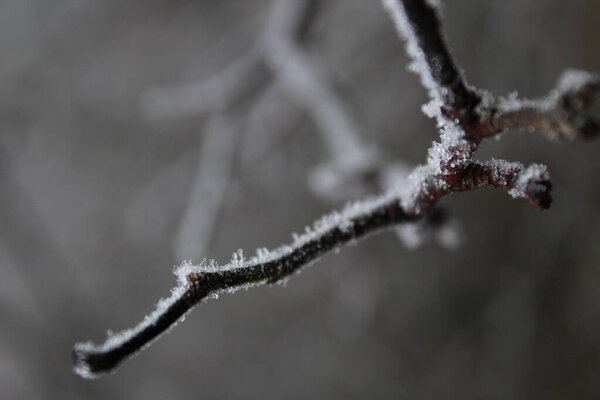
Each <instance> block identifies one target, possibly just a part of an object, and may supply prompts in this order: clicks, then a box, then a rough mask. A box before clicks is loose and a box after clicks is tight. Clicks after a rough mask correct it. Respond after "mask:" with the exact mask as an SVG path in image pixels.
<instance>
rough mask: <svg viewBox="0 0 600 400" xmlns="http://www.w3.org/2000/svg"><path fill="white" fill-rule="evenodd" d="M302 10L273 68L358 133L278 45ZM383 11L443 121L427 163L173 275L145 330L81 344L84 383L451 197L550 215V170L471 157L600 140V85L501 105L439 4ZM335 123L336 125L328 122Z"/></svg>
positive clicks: (567, 79) (411, 0) (573, 86)
mask: <svg viewBox="0 0 600 400" xmlns="http://www.w3.org/2000/svg"><path fill="white" fill-rule="evenodd" d="M301 4H304V5H307V4H313V3H310V2H293V1H292V0H285V1H282V2H275V8H274V11H273V12H274V15H275V16H277V17H272V20H271V22H272V23H273V26H272V29H273V30H274V31H270V32H275V33H272V34H271V36H270V37H269V36H268V33H267V36H268V37H267V39H266V40H267V42H268V43H269V47H270V50H268V51H270V53H268V59H269V62H270V63H271V65H273V66H275V67H274V69H275V70H276V71H277V72H278V73H281V75H282V79H283V80H284V81H285V82H286V84H288V85H290V86H293V88H294V93H296V94H298V96H299V98H300V99H301V100H302V102H304V103H306V104H307V107H308V106H310V105H311V104H312V103H315V104H316V105H315V106H314V108H310V107H309V109H311V110H312V111H313V112H314V113H315V114H316V115H321V114H320V113H323V115H321V117H319V118H323V121H322V124H323V128H325V129H335V130H337V129H340V130H341V131H344V130H346V131H347V130H348V129H352V125H351V124H348V123H347V121H344V119H343V118H342V117H343V116H344V115H345V114H344V113H343V112H342V113H341V114H340V113H339V112H337V113H336V112H333V113H332V112H331V110H329V111H327V110H328V107H329V108H331V107H332V104H333V105H335V104H337V103H336V99H335V98H334V99H331V97H330V96H329V95H328V92H327V91H325V89H323V86H324V84H323V83H322V82H320V81H319V80H318V77H317V76H316V75H315V74H314V72H311V71H312V69H311V67H310V65H307V63H306V62H305V61H304V60H303V58H302V55H301V54H299V53H298V52H297V51H296V50H295V49H294V47H293V46H292V45H290V43H289V42H286V40H287V39H281V37H280V33H281V32H283V33H284V35H285V36H284V37H288V38H289V37H290V35H293V34H294V32H297V30H296V29H292V28H291V27H290V26H288V24H292V25H294V22H292V20H295V21H305V18H304V17H302V18H298V17H297V16H298V15H305V14H304V13H303V12H302V10H303V8H302V7H301V6H300V5H301ZM384 4H385V5H386V7H387V9H388V10H389V11H390V14H391V16H392V18H393V20H394V22H395V24H396V27H397V28H398V30H399V31H400V33H401V34H402V35H403V36H404V37H405V38H406V40H407V50H408V53H409V55H410V56H411V57H412V58H413V60H414V64H413V69H414V70H415V71H416V72H418V73H419V74H420V76H421V80H422V82H423V85H424V86H425V88H426V89H427V90H428V91H429V94H430V97H431V100H432V101H431V102H430V103H429V105H427V106H426V107H425V111H426V112H427V113H428V114H429V115H430V116H432V117H436V119H437V122H438V125H439V127H440V140H439V141H438V142H435V143H433V144H432V146H431V148H430V149H429V153H428V157H427V162H426V163H425V164H424V165H421V166H419V167H417V168H415V169H414V170H413V171H412V172H411V173H410V174H409V175H408V177H407V178H406V179H405V180H403V182H402V184H401V185H399V186H398V187H396V188H395V189H393V190H391V191H389V192H387V193H386V194H384V195H382V196H379V197H376V198H374V199H371V200H367V201H362V202H357V203H354V204H351V205H349V206H348V207H346V208H345V209H344V210H342V211H341V212H334V213H332V214H330V215H327V216H325V217H323V218H322V219H320V220H319V221H317V222H316V223H315V224H314V225H313V227H312V228H311V229H308V230H307V232H306V233H304V234H302V235H299V236H296V237H295V238H294V241H293V242H292V243H291V244H290V245H286V246H282V247H280V248H278V249H275V250H273V251H268V250H266V249H261V250H258V251H257V255H256V256H254V257H252V258H250V259H248V260H246V259H245V258H244V257H243V254H242V253H241V251H238V252H237V253H234V256H233V259H232V260H231V262H230V263H228V264H226V265H223V266H219V265H218V264H217V263H216V262H214V261H209V262H203V263H202V264H201V265H199V266H194V265H191V264H187V263H184V264H183V265H181V266H180V267H178V268H177V269H176V271H175V273H176V275H177V278H178V285H177V286H176V287H175V288H174V289H173V290H172V293H171V296H170V297H169V298H166V299H163V300H161V301H160V302H159V303H158V305H157V307H156V309H155V310H154V311H153V312H152V313H151V314H150V315H149V316H148V317H146V318H145V319H144V320H143V321H142V322H141V323H140V324H139V325H137V326H136V327H134V328H132V329H129V330H126V331H123V332H121V333H117V334H115V335H112V336H110V337H109V338H108V339H107V340H106V341H105V342H104V343H103V344H101V345H94V344H92V343H89V342H88V343H79V344H77V345H75V348H74V358H75V371H76V372H77V373H78V374H80V375H81V376H84V377H87V378H93V377H97V376H100V375H102V374H103V373H106V372H109V371H111V370H113V369H114V368H115V367H116V366H117V365H118V364H119V363H120V362H122V361H123V360H125V359H126V358H128V357H130V356H131V355H133V354H135V353H136V352H138V351H139V350H141V349H143V348H145V347H147V346H148V345H149V344H150V343H151V342H152V341H153V340H155V339H156V338H157V337H158V336H159V335H161V334H162V333H164V332H166V331H167V330H168V329H169V328H171V327H172V326H174V324H175V323H176V322H177V321H179V320H180V318H181V317H183V316H184V315H185V314H186V313H187V312H188V311H189V310H191V309H192V308H193V307H194V306H195V305H196V304H198V303H199V302H200V301H202V300H203V299H206V298H207V297H210V296H211V295H216V294H218V293H220V292H232V291H235V290H237V289H238V288H240V287H248V286H250V285H257V284H263V283H275V282H278V281H280V280H282V279H285V278H286V277H288V276H289V275H290V274H292V273H294V272H297V271H299V270H300V269H301V268H303V267H305V266H307V265H309V264H310V263H312V262H314V261H315V260H316V259H318V258H319V257H320V256H322V255H324V254H326V253H328V252H330V251H331V250H332V249H335V248H338V247H340V246H342V245H344V244H347V243H349V242H354V241H356V240H358V239H361V238H364V237H366V236H368V235H370V234H372V233H376V232H380V231H382V230H385V229H386V228H390V227H393V226H396V225H397V224H400V223H405V222H414V221H417V220H419V219H421V218H424V217H425V216H427V215H429V213H430V212H431V210H432V209H433V207H434V206H435V205H436V204H437V203H439V202H440V201H441V200H442V199H443V198H444V197H445V196H447V195H448V194H450V193H453V192H462V191H467V190H474V189H478V188H484V187H497V188H502V189H504V190H507V191H508V193H509V194H510V195H511V196H512V197H515V198H523V199H527V200H528V201H529V203H531V204H532V205H533V206H535V207H537V208H540V209H547V208H548V207H549V206H550V203H551V201H552V199H551V197H550V190H551V187H552V185H551V183H550V180H549V175H548V172H547V170H546V168H545V167H544V166H542V165H538V164H534V165H531V166H529V167H524V166H523V165H522V164H521V163H512V162H507V161H502V160H491V161H487V162H476V161H474V160H473V155H474V153H475V152H476V151H477V149H478V147H479V145H480V144H481V142H482V140H484V139H485V138H488V137H491V136H494V135H497V134H499V133H502V132H504V131H506V130H508V129H530V130H531V129H534V130H540V131H542V132H544V134H546V136H548V137H550V138H556V139H566V140H574V139H579V138H589V137H592V136H595V135H596V134H597V133H598V129H599V119H598V98H599V97H600V93H599V79H598V77H597V76H595V75H591V74H588V73H583V72H576V73H575V72H568V73H567V74H566V75H563V77H562V78H561V80H560V82H559V85H558V86H557V88H556V89H555V90H554V91H552V92H551V94H550V95H549V96H548V97H546V98H545V99H542V100H518V99H516V98H514V97H513V98H508V99H496V98H494V97H493V96H492V95H491V94H489V93H487V92H485V91H483V90H480V89H475V88H471V87H469V86H467V84H466V83H465V81H464V79H463V77H462V75H461V74H460V72H459V69H458V68H457V67H456V65H455V64H454V62H453V60H452V58H451V57H450V54H449V52H448V50H447V48H446V45H445V43H444V39H443V36H442V34H441V27H440V22H439V15H438V10H437V9H436V8H435V7H434V6H432V2H431V1H427V0H384ZM313 5H314V4H313ZM278 7H280V8H278ZM284 7H291V8H289V9H285V8H284ZM290 10H292V11H293V12H290ZM288 12H290V13H289V14H288ZM279 13H281V14H279ZM294 15H296V17H294ZM309 15H310V13H309ZM278 24H280V25H278ZM267 32H269V30H267ZM290 32H292V33H290ZM323 99H328V100H327V101H324V100H323ZM338 111H339V110H338ZM335 115H337V118H338V120H331V121H328V120H327V119H328V118H332V116H335ZM340 116H342V117H340ZM340 118H341V119H340ZM341 135H343V134H341ZM340 137H342V136H340ZM344 145H348V144H347V143H345V144H344ZM355 146H359V144H352V145H351V146H350V147H349V149H350V150H352V148H353V147H355ZM359 147H360V146H359ZM350 150H349V151H350ZM357 151H358V150H357Z"/></svg>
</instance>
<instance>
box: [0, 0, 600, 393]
mask: <svg viewBox="0 0 600 400" xmlns="http://www.w3.org/2000/svg"><path fill="white" fill-rule="evenodd" d="M269 5H270V2H268V1H259V0H251V1H233V0H226V1H218V2H217V1H206V0H205V1H185V0H179V1H174V0H169V1H168V0H144V1H139V0H131V1H126V2H123V1H113V0H106V1H92V0H64V1H51V2H49V1H42V0H3V1H2V2H1V3H0V55H1V56H0V321H1V323H0V393H2V395H1V396H2V398H5V399H13V398H14V399H21V398H27V399H42V398H56V399H59V398H60V399H80V398H86V399H96V398H98V399H105V398H106V399H108V398H110V399H130V398H135V399H142V398H143V399H169V398H227V399H241V398H267V399H301V398H325V396H327V397H328V398H339V399H353V398H357V399H364V398H402V399H403V398H407V399H409V398H410V399H429V398H436V399H437V398H465V399H471V398H482V399H483V398H485V399H519V398H538V399H541V398H543V399H597V398H598V396H600V379H598V377H599V376H600V353H599V352H600V339H599V338H600V264H599V263H600V248H599V247H598V245H597V243H598V240H600V206H599V205H598V204H600V188H599V187H598V186H597V185H596V183H597V182H598V179H599V178H600V163H599V162H598V158H597V153H598V149H599V146H600V144H599V143H598V142H589V143H576V144H572V145H566V144H559V145H557V144H553V143H548V142H547V141H545V140H544V139H542V138H540V137H538V136H535V135H532V134H530V133H526V132H517V133H511V134H507V135H505V136H504V137H503V138H502V140H501V141H490V142H489V143H486V144H485V145H484V146H483V147H482V149H481V151H480V152H479V153H478V157H479V158H481V159H484V158H488V157H491V156H495V157H501V158H506V159H509V160H518V161H522V162H526V163H530V162H542V163H546V164H547V165H548V166H549V167H550V171H551V173H552V176H553V182H554V186H555V189H554V197H555V203H554V204H553V206H552V209H551V210H550V211H547V212H539V211H536V210H534V209H533V208H531V207H530V206H528V205H527V204H526V202H524V201H518V200H512V199H510V198H509V197H508V196H507V195H506V193H503V192H502V191H494V190H481V191H477V192H472V193H464V194H459V195H455V196H452V197H451V198H448V199H447V200H446V201H445V202H444V204H445V206H446V207H447V208H448V209H449V210H451V212H452V214H453V215H454V216H456V218H457V219H458V220H459V221H460V222H461V223H462V225H463V231H464V234H465V243H464V245H463V247H461V248H459V249H457V250H447V249H444V248H441V247H440V246H439V245H437V244H435V243H428V244H425V245H424V246H422V247H420V248H419V249H417V250H407V249H406V248H404V247H403V246H402V244H401V243H400V242H399V241H398V239H397V238H396V236H395V235H394V234H391V233H385V234H381V235H378V236H375V237H372V238H370V239H368V240H366V241H364V242H361V243H360V244H358V245H357V246H351V247H349V248H346V249H344V250H343V251H341V252H340V253H339V254H337V255H333V256H328V257H326V258H324V259H322V260H321V261H319V262H318V263H317V264H316V265H315V266H313V267H311V268H310V269H308V270H306V271H304V273H302V274H300V275H298V276H294V277H293V279H291V280H290V281H289V283H288V284H287V286H286V287H283V286H274V287H270V288H269V287H261V288H255V289H252V290H249V291H247V292H245V291H242V292H240V293H237V294H235V295H232V296H228V295H227V296H222V297H221V298H219V300H217V301H210V302H208V303H206V304H204V305H202V306H201V307H199V308H198V309H196V310H195V311H194V312H193V313H192V314H191V315H190V316H189V317H188V318H187V320H186V321H185V323H183V324H181V325H180V326H178V327H177V328H176V329H174V330H173V331H172V332H171V333H170V334H169V335H167V336H165V337H164V338H162V339H161V340H160V341H159V342H157V343H156V344H154V345H153V346H152V347H151V348H150V349H149V350H148V351H145V352H144V353H143V354H141V355H139V356H138V357H136V358H135V359H133V360H130V361H129V362H127V363H126V364H124V365H123V366H122V368H121V369H120V370H119V371H118V373H117V374H115V375H111V376H107V377H104V378H103V379H101V380H97V381H85V380H82V379H80V378H79V377H77V376H75V375H74V374H72V372H71V357H70V351H71V346H72V344H73V343H74V342H76V341H80V340H86V339H92V340H95V341H98V340H101V339H103V338H104V332H105V331H106V330H107V329H108V328H112V329H115V330H118V329H122V328H126V327H129V326H130V325H131V324H132V323H134V322H136V321H138V320H139V319H140V318H141V317H142V316H143V315H144V314H145V313H147V312H148V311H150V310H151V308H152V305H153V304H154V303H155V302H156V301H157V299H158V298H160V297H164V296H166V295H168V292H169V288H170V287H171V286H172V285H173V284H174V277H173V276H172V273H171V267H172V266H173V265H175V264H178V263H179V261H180V260H179V259H178V257H177V256H176V254H175V253H174V251H173V248H174V247H173V240H174V239H173V238H174V237H175V235H176V233H177V231H178V229H179V226H180V223H181V218H182V215H183V212H184V209H185V207H186V203H187V201H188V198H189V195H190V187H191V185H192V182H193V180H194V175H195V173H196V165H197V158H198V154H199V151H200V149H201V147H202V140H203V135H204V132H203V130H204V128H205V127H206V121H207V117H206V115H201V114H199V115H189V116H185V117H181V118H172V119H152V118H145V117H144V116H143V115H142V113H141V111H140V102H141V99H142V98H143V96H144V93H145V92H146V91H147V90H149V89H151V88H153V87H164V86H170V85H180V84H185V83H186V82H197V81H201V80H203V79H205V78H207V77H210V76H212V75H213V74H214V73H216V72H218V71H219V70H221V69H222V68H223V67H224V66H226V65H228V64H229V63H230V62H232V61H233V60H235V59H237V58H238V57H239V55H240V54H242V53H244V52H245V51H246V50H247V49H248V48H250V47H251V46H252V44H253V43H254V42H255V40H256V37H257V35H258V34H259V33H260V30H261V28H262V26H263V25H264V20H265V18H266V16H267V12H268V8H269ZM444 15H445V26H444V30H445V32H446V33H447V35H448V41H449V43H450V45H451V47H452V49H453V53H454V55H455V56H456V58H457V60H458V62H459V64H460V65H461V66H462V67H463V68H464V69H465V70H466V71H467V75H468V78H469V81H470V82H472V83H474V84H476V85H479V86H481V87H485V88H488V89H490V90H492V91H493V92H495V93H497V94H507V93H509V92H511V91H513V90H518V91H519V92H520V93H521V94H523V95H525V96H539V95H543V94H545V93H547V91H548V90H549V89H550V88H551V87H552V86H553V85H554V82H555V80H556V78H557V77H558V75H559V74H560V72H561V71H562V70H564V69H565V68H568V67H578V68H584V69H587V70H591V71H600V51H599V50H600V48H599V38H600V2H598V1H593V0H589V1H585V0H576V1H568V2H567V1H558V0H555V1H550V0H547V1H543V0H535V1H534V0H529V1H523V0H510V1H492V0H489V1H466V0H464V1H451V2H448V4H447V5H446V7H445V11H444ZM316 28H317V29H316V36H315V37H314V39H313V40H314V43H313V45H312V46H311V48H310V55H311V56H312V57H313V58H314V60H315V61H314V62H315V63H316V65H318V66H319V68H321V71H323V73H324V75H325V76H327V77H328V80H329V82H330V83H331V85H332V86H333V87H334V88H335V91H336V93H337V94H338V95H339V96H340V98H341V99H342V101H343V102H344V105H345V106H346V108H347V109H348V110H349V112H351V113H352V116H353V117H354V119H355V120H356V121H357V124H358V125H359V127H360V131H361V133H362V134H363V138H364V139H365V140H367V141H369V142H370V143H375V144H377V145H379V146H380V147H381V148H382V149H385V151H386V154H387V155H388V156H389V157H390V158H392V159H394V158H395V159H401V160H404V161H405V162H407V163H410V164H415V163H418V162H422V161H423V160H424V158H425V154H426V149H427V147H428V145H429V143H430V142H431V141H432V140H435V137H436V131H435V129H434V123H433V122H432V121H431V120H428V119H427V118H426V117H425V116H424V115H422V114H421V113H420V111H419V107H420V105H421V104H422V103H423V102H425V100H426V96H425V93H424V91H423V90H422V89H421V88H420V86H419V84H418V80H417V78H416V76H415V75H414V74H410V73H409V72H407V70H406V63H407V59H406V56H405V55H404V49H403V47H402V45H401V43H400V42H399V40H398V38H397V36H396V34H395V32H394V30H393V27H392V23H391V22H390V20H389V18H388V16H387V15H386V14H385V13H384V11H383V10H382V7H381V5H380V3H379V2H377V1H369V2H367V1H360V0H337V1H333V2H332V4H331V5H329V6H328V7H326V8H325V10H324V12H323V15H321V16H320V17H319V20H318V23H317V27H316ZM273 96H277V97H276V101H271V102H270V103H269V104H270V105H269V107H262V108H259V109H257V110H254V111H252V116H251V118H248V119H247V120H246V121H244V122H243V126H244V129H243V130H242V132H241V135H242V136H243V137H242V139H240V143H239V147H238V148H237V155H236V166H235V167H234V168H233V170H232V173H231V175H230V177H229V178H230V179H229V181H228V182H227V191H226V195H225V197H224V199H223V201H222V202H221V203H222V206H221V207H220V208H219V215H218V218H217V222H216V224H215V228H214V229H213V230H212V234H211V237H210V240H208V245H207V249H206V256H207V257H212V258H216V259H217V260H219V261H227V260H228V259H229V257H230V254H231V252H232V251H234V250H236V249H237V248H240V247H241V248H244V249H246V251H247V253H252V252H253V249H255V248H256V247H260V246H266V247H269V248H273V247H276V246H278V245H280V244H283V243H285V242H288V241H289V240H290V233H291V232H293V231H301V230H302V229H303V227H304V226H305V225H307V224H309V223H310V222H311V221H313V220H314V219H316V218H318V217H319V216H320V215H321V214H323V213H325V212H327V211H328V210H330V209H332V208H337V207H340V206H341V204H342V202H336V203H332V202H329V201H327V200H324V199H322V198H319V197H316V196H314V195H313V194H312V193H311V191H310V190H309V189H308V186H307V176H308V174H309V173H310V172H311V170H312V169H313V168H314V166H315V165H317V164H319V163H321V162H325V161H327V157H328V154H327V152H326V151H324V149H323V144H322V140H321V138H320V136H319V133H318V132H317V130H316V128H315V125H314V123H313V122H312V120H311V119H310V117H309V116H308V115H307V114H306V113H305V112H304V111H303V110H302V109H301V108H298V107H297V106H296V105H295V104H294V103H293V102H292V101H290V100H289V97H288V96H286V95H285V94H284V93H277V92H275V93H274V94H273ZM195 261H198V260H195Z"/></svg>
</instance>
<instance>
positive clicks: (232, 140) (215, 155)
mask: <svg viewBox="0 0 600 400" xmlns="http://www.w3.org/2000/svg"><path fill="white" fill-rule="evenodd" d="M239 130H240V127H239V126H238V125H237V124H236V123H235V122H233V120H232V119H231V118H227V117H225V116H223V115H220V114H216V115H214V116H212V117H211V118H210V121H209V122H208V124H207V126H206V127H205V129H204V135H203V141H202V149H201V150H200V153H199V157H198V168H197V171H196V176H195V178H194V182H193V183H192V187H191V192H190V195H189V199H188V204H187V207H186V209H185V211H184V213H183V216H182V218H181V226H180V228H179V231H178V232H177V235H176V236H175V242H174V250H175V255H176V256H177V258H178V259H180V260H199V259H201V258H202V256H203V255H204V254H206V250H207V246H208V241H209V239H210V237H211V232H212V231H213V229H214V227H215V224H216V220H217V218H218V217H219V215H220V213H219V212H218V210H220V208H221V207H222V206H223V204H224V203H225V194H226V192H227V188H228V187H229V182H230V181H231V179H230V176H231V173H232V166H233V158H234V156H235V152H236V147H237V144H238V142H239V140H238V137H237V136H238V134H239Z"/></svg>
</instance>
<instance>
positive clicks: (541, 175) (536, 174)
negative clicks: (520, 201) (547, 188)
mask: <svg viewBox="0 0 600 400" xmlns="http://www.w3.org/2000/svg"><path fill="white" fill-rule="evenodd" d="M549 179H550V174H549V173H548V169H547V168H546V166H545V165H541V164H532V165H530V166H529V167H527V168H526V169H525V170H523V171H522V172H521V173H519V175H518V177H517V180H516V181H515V182H514V184H513V187H512V188H511V190H509V191H508V194H510V195H511V196H512V197H514V198H527V197H528V194H527V190H528V187H529V186H530V185H532V184H537V182H540V181H548V180H549Z"/></svg>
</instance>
